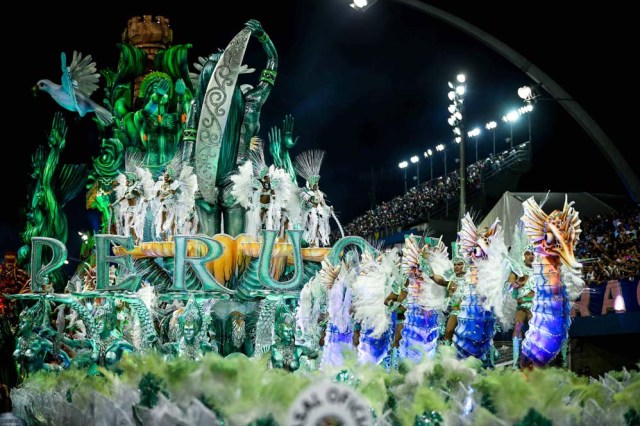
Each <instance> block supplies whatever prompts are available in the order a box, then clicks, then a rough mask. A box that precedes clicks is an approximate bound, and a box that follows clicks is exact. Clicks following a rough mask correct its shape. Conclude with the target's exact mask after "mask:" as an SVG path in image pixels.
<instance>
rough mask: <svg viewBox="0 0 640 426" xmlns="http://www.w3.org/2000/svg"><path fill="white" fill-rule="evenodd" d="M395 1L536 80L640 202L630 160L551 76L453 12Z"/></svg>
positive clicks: (415, 1) (409, 0) (412, 0)
mask: <svg viewBox="0 0 640 426" xmlns="http://www.w3.org/2000/svg"><path fill="white" fill-rule="evenodd" d="M392 1H394V2H396V3H400V4H404V5H405V6H409V7H412V8H414V9H418V10H420V11H422V12H424V13H426V14H428V15H431V16H433V17H434V18H437V19H439V20H441V21H443V22H445V23H447V24H449V25H451V26H452V27H454V28H457V29H459V30H460V31H463V32H465V33H467V34H469V35H471V36H472V37H474V38H475V39H477V40H478V41H481V42H482V43H484V44H485V45H486V46H488V47H490V48H491V49H493V50H495V51H496V52H498V53H499V54H500V55H502V56H503V57H504V58H506V59H507V60H509V61H510V62H511V63H512V64H514V65H515V66H517V67H518V68H519V69H520V70H522V71H523V72H524V73H525V74H527V75H528V76H529V77H530V78H531V79H532V80H533V81H535V82H536V83H537V84H538V86H539V87H541V88H543V89H544V90H545V91H546V92H547V93H549V95H551V96H552V97H553V99H554V100H555V101H556V102H558V103H559V104H560V105H562V107H563V108H564V109H565V110H566V111H567V112H568V113H569V114H570V115H571V116H572V117H573V118H574V120H576V122H578V124H580V126H581V127H582V128H583V129H584V131H585V132H586V133H587V134H588V135H589V136H590V137H591V139H593V141H594V142H595V143H596V145H597V146H598V148H599V149H600V151H602V153H603V155H604V156H605V158H606V159H607V160H608V161H609V163H611V165H613V168H614V170H616V172H617V174H618V177H619V178H620V180H621V181H622V183H623V184H624V185H625V187H626V189H627V191H628V192H629V195H630V196H631V198H632V199H633V201H634V202H636V203H638V202H640V180H639V179H638V176H636V174H635V173H634V171H633V169H632V168H631V166H629V163H628V162H627V160H626V159H625V158H624V156H623V155H622V154H621V153H620V151H619V150H618V148H616V146H615V145H614V144H613V143H612V142H611V139H609V137H608V136H607V134H606V133H605V132H604V131H603V130H602V129H601V128H600V126H599V125H598V123H596V121H595V120H594V119H593V118H591V116H590V115H589V113H587V111H585V110H584V108H582V107H581V106H580V104H579V103H578V102H577V101H575V100H572V99H573V98H572V97H571V96H570V95H569V94H568V93H567V92H566V91H565V90H564V89H563V88H562V87H560V85H559V84H558V83H556V82H555V81H554V80H553V79H552V78H551V77H549V76H548V75H547V74H546V73H545V72H544V71H542V70H541V69H540V68H538V67H537V66H535V65H534V64H533V63H531V61H529V60H528V59H527V58H525V57H524V56H522V55H521V54H519V53H518V52H516V51H515V50H514V49H512V48H511V47H509V46H507V45H506V44H505V43H503V42H502V41H500V40H498V39H497V38H495V37H493V36H492V35H490V34H488V33H486V32H484V31H482V30H481V29H480V28H478V27H476V26H474V25H472V24H470V23H468V22H467V21H465V20H464V19H460V18H458V17H457V16H455V15H452V14H450V13H448V12H445V11H443V10H441V9H438V8H436V7H433V6H430V5H428V4H426V3H423V2H421V1H419V0H392Z"/></svg>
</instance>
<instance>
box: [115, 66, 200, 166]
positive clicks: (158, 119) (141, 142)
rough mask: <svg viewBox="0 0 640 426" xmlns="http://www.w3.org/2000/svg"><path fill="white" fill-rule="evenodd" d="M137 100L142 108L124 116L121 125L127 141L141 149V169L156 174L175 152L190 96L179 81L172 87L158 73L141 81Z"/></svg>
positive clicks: (166, 77)
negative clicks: (142, 164)
mask: <svg viewBox="0 0 640 426" xmlns="http://www.w3.org/2000/svg"><path fill="white" fill-rule="evenodd" d="M174 92H175V95H174ZM138 96H139V98H140V99H141V100H142V104H143V107H142V108H141V109H139V110H137V111H133V112H129V113H127V114H125V116H124V119H123V125H124V128H125V130H126V133H127V136H128V138H129V140H130V141H134V145H135V146H141V147H142V148H143V149H144V152H145V153H146V156H145V163H144V165H145V166H146V167H147V168H149V170H151V171H152V172H153V173H154V174H157V173H159V172H160V171H161V170H162V169H163V168H164V166H166V165H167V163H169V161H171V159H172V158H173V156H174V154H175V153H176V151H177V148H178V142H180V140H181V138H182V128H183V124H184V123H185V120H186V111H187V107H188V105H189V102H190V101H191V98H192V96H191V94H190V92H188V91H187V88H186V86H185V83H184V81H183V80H182V79H179V80H178V81H176V83H175V86H174V84H173V81H172V80H171V77H170V76H169V75H168V74H166V73H163V72H159V71H156V72H152V73H150V74H148V75H147V76H146V77H145V78H144V80H142V84H141V85H140V91H139V94H138Z"/></svg>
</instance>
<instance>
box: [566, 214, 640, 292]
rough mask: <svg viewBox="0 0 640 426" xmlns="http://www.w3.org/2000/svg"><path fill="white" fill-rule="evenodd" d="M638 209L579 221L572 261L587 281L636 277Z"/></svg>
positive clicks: (638, 264)
mask: <svg viewBox="0 0 640 426" xmlns="http://www.w3.org/2000/svg"><path fill="white" fill-rule="evenodd" d="M639 226H640V207H638V206H635V207H634V208H627V209H625V210H623V211H620V212H617V213H610V214H604V215H598V216H596V217H590V218H589V217H585V218H582V223H581V228H582V233H581V234H580V241H579V242H578V245H577V247H576V253H575V254H576V258H577V259H578V260H579V261H581V262H582V264H583V265H584V268H583V274H584V278H585V280H587V281H595V282H603V281H608V280H613V279H623V278H629V279H636V278H640V244H639V243H638V227H639Z"/></svg>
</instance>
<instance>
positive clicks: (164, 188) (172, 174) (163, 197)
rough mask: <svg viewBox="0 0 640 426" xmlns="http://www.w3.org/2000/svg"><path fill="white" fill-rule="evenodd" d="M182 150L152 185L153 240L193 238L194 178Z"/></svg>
mask: <svg viewBox="0 0 640 426" xmlns="http://www.w3.org/2000/svg"><path fill="white" fill-rule="evenodd" d="M185 157H186V156H185V155H184V153H183V149H180V150H178V151H177V152H176V154H175V156H174V158H173V159H172V160H171V162H170V163H169V164H168V165H167V168H166V169H165V171H164V173H163V174H161V175H160V177H159V178H158V180H157V181H156V183H155V184H154V188H153V191H154V194H155V197H154V199H153V203H152V208H153V220H154V224H155V226H154V232H155V235H154V237H155V239H157V240H160V241H170V240H172V239H173V236H174V235H176V234H177V235H180V234H188V235H193V234H196V233H197V230H198V222H199V221H198V215H197V213H196V208H195V194H196V191H197V190H198V181H197V177H196V175H195V173H194V171H193V167H192V166H191V165H189V164H188V160H187V159H186V158H185Z"/></svg>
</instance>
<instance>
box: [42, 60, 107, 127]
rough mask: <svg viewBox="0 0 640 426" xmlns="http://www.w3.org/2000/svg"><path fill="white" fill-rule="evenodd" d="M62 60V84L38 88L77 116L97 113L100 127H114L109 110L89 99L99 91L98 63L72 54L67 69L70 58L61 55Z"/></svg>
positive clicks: (45, 81) (45, 84) (48, 81)
mask: <svg viewBox="0 0 640 426" xmlns="http://www.w3.org/2000/svg"><path fill="white" fill-rule="evenodd" d="M60 58H61V60H62V84H56V83H54V82H52V81H51V80H46V79H43V80H40V81H38V83H37V84H36V88H37V89H38V90H42V91H44V92H47V93H48V94H49V95H51V97H52V98H53V100H54V101H56V102H57V103H58V105H60V106H61V107H63V108H65V109H67V110H69V111H73V112H77V113H78V114H80V117H84V116H85V115H86V114H87V113H91V112H94V113H95V114H96V117H98V121H100V123H101V124H103V125H107V124H111V123H113V115H112V114H111V112H109V111H108V110H107V109H106V108H104V107H101V106H100V105H98V104H97V103H95V102H94V101H92V100H91V99H90V96H91V94H92V93H93V92H95V91H96V89H97V88H98V79H99V78H100V74H98V71H97V69H96V63H95V62H93V61H92V59H91V55H87V56H84V57H83V56H82V53H79V52H76V51H74V52H73V58H72V60H71V64H69V66H67V55H65V53H64V52H62V53H61V54H60Z"/></svg>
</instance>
